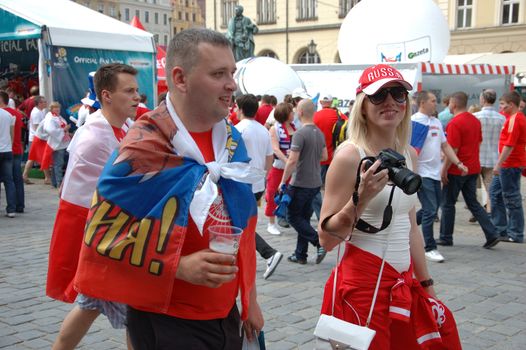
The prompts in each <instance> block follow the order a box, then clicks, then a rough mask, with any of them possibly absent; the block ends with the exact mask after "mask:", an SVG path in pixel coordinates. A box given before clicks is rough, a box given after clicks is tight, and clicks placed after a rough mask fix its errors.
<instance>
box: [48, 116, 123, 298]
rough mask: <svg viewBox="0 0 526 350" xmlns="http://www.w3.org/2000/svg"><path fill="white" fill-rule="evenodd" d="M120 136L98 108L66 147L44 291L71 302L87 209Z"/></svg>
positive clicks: (73, 295)
mask: <svg viewBox="0 0 526 350" xmlns="http://www.w3.org/2000/svg"><path fill="white" fill-rule="evenodd" d="M118 145H119V140H118V139H117V137H116V134H115V132H114V129H113V128H112V126H111V125H110V124H109V123H108V121H107V120H106V118H104V116H103V115H102V113H101V111H100V110H99V111H97V112H95V113H93V114H91V115H90V118H89V119H88V121H87V122H86V124H85V125H83V126H82V127H81V128H79V129H78V130H77V132H76V133H75V135H74V137H73V139H72V140H71V143H70V144H69V147H68V152H69V161H68V167H67V169H66V174H65V176H64V182H63V184H62V191H61V195H60V202H59V207H58V211H57V216H56V218H55V225H54V227H53V235H52V238H51V244H50V252H49V265H48V276H47V284H46V294H47V295H48V296H49V297H51V298H54V299H57V300H62V301H65V302H69V303H72V302H73V301H75V298H76V297H77V292H76V291H75V290H74V289H73V279H74V277H75V273H76V271H77V264H78V259H79V254H80V248H81V246H82V237H83V235H84V227H85V225H86V218H87V215H88V210H89V206H90V202H91V198H92V197H93V193H94V191H95V188H96V184H97V180H98V179H99V176H100V174H101V172H102V168H103V167H104V164H106V161H107V160H108V158H109V157H110V155H111V153H112V152H113V151H114V150H115V149H116V148H117V147H118Z"/></svg>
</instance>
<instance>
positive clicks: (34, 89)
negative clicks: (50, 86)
mask: <svg viewBox="0 0 526 350" xmlns="http://www.w3.org/2000/svg"><path fill="white" fill-rule="evenodd" d="M39 93H40V92H39V89H38V86H36V85H34V86H31V89H29V94H30V95H31V96H38V94H39Z"/></svg>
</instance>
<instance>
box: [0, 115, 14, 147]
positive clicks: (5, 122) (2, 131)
mask: <svg viewBox="0 0 526 350" xmlns="http://www.w3.org/2000/svg"><path fill="white" fill-rule="evenodd" d="M15 121H16V118H15V117H13V116H12V115H11V114H10V113H8V112H7V111H6V110H3V109H1V108H0V152H2V153H3V152H12V151H13V140H11V126H13V125H15Z"/></svg>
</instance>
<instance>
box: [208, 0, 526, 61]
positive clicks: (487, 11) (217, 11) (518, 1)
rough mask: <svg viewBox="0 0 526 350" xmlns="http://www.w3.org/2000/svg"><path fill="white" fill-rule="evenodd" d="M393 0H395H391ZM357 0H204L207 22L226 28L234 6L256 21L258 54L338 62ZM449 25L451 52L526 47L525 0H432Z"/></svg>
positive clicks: (511, 49) (474, 51) (504, 49)
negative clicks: (345, 28) (341, 31)
mask: <svg viewBox="0 0 526 350" xmlns="http://www.w3.org/2000/svg"><path fill="white" fill-rule="evenodd" d="M392 1H395V0H392ZM358 2H360V0H324V1H317V0H206V27H207V28H212V29H215V30H218V31H221V32H226V28H227V24H228V20H229V19H230V18H231V17H232V16H234V7H235V6H236V5H238V4H239V5H242V6H243V7H244V13H243V15H244V16H247V17H249V18H251V19H252V21H253V22H254V23H256V24H257V26H258V27H259V33H258V34H256V35H255V36H254V39H255V43H256V51H255V52H256V55H257V56H272V57H276V58H278V59H280V60H281V61H282V62H285V63H337V62H340V60H339V55H338V48H337V39H338V32H339V29H340V26H341V23H342V21H343V19H344V18H345V16H346V14H347V13H348V12H349V11H350V10H351V8H352V7H353V6H355V5H356V4H357V3H358ZM435 2H436V3H437V5H438V6H439V7H440V9H441V10H442V12H443V13H444V16H445V17H446V19H447V21H448V23H449V28H450V31H451V44H450V49H449V54H467V53H480V52H492V53H504V52H522V51H526V0H435Z"/></svg>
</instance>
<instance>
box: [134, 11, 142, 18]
mask: <svg viewBox="0 0 526 350" xmlns="http://www.w3.org/2000/svg"><path fill="white" fill-rule="evenodd" d="M140 15H141V12H140V11H139V10H135V16H136V17H137V18H139V19H140V18H141V16H140Z"/></svg>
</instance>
